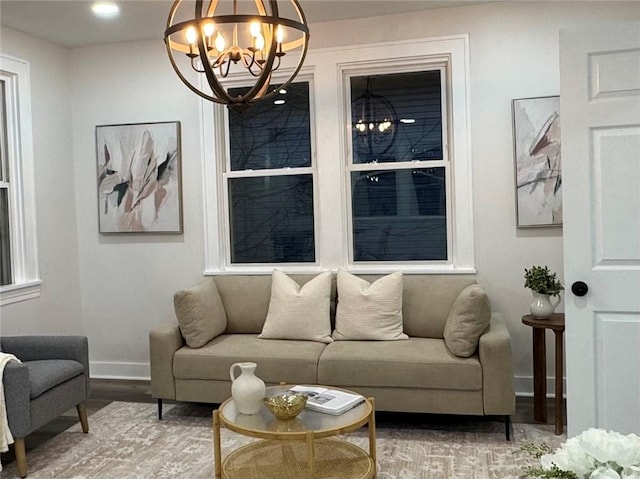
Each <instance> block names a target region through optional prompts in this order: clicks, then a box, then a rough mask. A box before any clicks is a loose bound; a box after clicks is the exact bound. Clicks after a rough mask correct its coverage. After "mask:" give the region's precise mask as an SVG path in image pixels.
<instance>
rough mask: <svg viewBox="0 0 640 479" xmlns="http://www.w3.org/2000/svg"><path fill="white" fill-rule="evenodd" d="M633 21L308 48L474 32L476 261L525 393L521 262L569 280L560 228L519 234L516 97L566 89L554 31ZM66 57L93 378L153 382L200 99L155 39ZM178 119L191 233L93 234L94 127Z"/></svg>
mask: <svg viewBox="0 0 640 479" xmlns="http://www.w3.org/2000/svg"><path fill="white" fill-rule="evenodd" d="M639 16H640V4H637V3H635V2H628V3H618V2H599V3H595V2H578V3H568V2H549V3H546V4H544V5H541V2H526V3H525V2H514V3H501V4H488V5H477V6H471V7H461V8H450V9H442V10H431V11H425V12H423V13H419V14H416V13H412V14H408V15H398V16H394V17H392V18H374V19H366V20H360V21H356V22H352V21H350V22H333V23H326V24H319V25H312V26H311V35H312V38H311V48H323V47H331V46H342V45H348V44H353V43H357V44H361V43H366V42H381V41H385V40H389V41H393V40H404V39H411V38H424V37H429V36H442V35H450V34H465V33H468V34H469V36H470V72H471V75H470V78H471V84H470V99H471V100H470V105H471V106H470V117H471V132H472V156H473V169H474V201H475V211H474V218H475V225H476V228H475V242H476V259H477V261H476V265H477V269H478V275H479V281H480V283H481V284H482V285H483V286H485V288H486V289H487V291H488V293H489V295H490V298H491V301H492V306H493V309H494V310H496V311H500V312H502V313H503V314H504V315H505V317H506V318H507V320H508V326H509V329H510V331H511V334H512V338H513V357H514V370H515V375H516V377H517V383H516V387H517V390H519V391H521V392H528V391H530V390H531V375H532V372H531V339H530V330H529V329H528V328H526V327H525V326H523V325H522V324H521V322H520V318H521V316H522V315H523V314H526V313H527V312H528V305H529V302H530V293H529V291H527V290H525V289H524V288H523V277H522V275H523V268H524V267H528V266H531V265H532V264H546V265H548V266H549V267H550V268H551V269H553V270H555V271H558V272H559V273H560V276H561V277H562V262H563V260H562V233H561V230H560V229H535V230H517V229H516V226H515V192H514V173H513V153H512V132H511V100H512V99H513V98H523V97H535V96H546V95H555V94H558V93H559V71H558V31H559V29H560V28H572V27H576V28H578V27H585V26H588V25H595V24H602V23H616V22H624V21H627V20H631V19H632V18H636V19H637V18H638V17H639ZM345 32H348V34H346V33H345ZM3 50H4V46H3ZM27 59H29V58H27ZM69 61H70V78H71V92H72V98H71V108H72V131H73V151H72V156H73V162H74V171H75V182H76V185H75V188H76V190H75V193H76V197H75V201H76V208H77V224H78V239H79V255H78V257H79V263H80V282H81V285H82V289H81V291H82V318H83V320H84V323H85V326H86V332H87V334H88V335H89V338H90V342H91V359H92V367H93V370H92V374H93V375H96V376H111V377H118V376H122V377H145V376H148V341H147V333H148V331H149V329H150V328H151V327H153V326H154V325H157V324H159V323H161V322H166V321H172V320H173V310H172V294H173V292H174V291H175V290H177V289H180V288H183V287H188V286H190V285H192V284H195V283H196V282H198V281H200V280H201V279H202V270H203V267H204V259H203V254H204V253H203V251H204V248H203V234H204V233H203V231H204V223H203V209H202V201H203V195H202V181H201V176H202V172H201V156H202V155H201V129H200V110H199V108H200V103H199V99H198V97H197V96H196V95H194V94H193V93H191V92H190V91H189V90H187V88H186V87H185V86H183V85H182V83H180V81H179V79H178V78H177V77H176V75H175V74H174V73H173V71H172V70H171V67H170V65H169V61H168V59H167V58H166V53H165V51H164V45H163V44H162V41H161V40H160V39H159V40H158V41H154V42H136V43H127V44H122V43H121V44H112V45H107V46H97V47H87V48H82V49H76V50H73V51H72V54H71V55H70V57H69ZM173 120H178V121H181V122H182V153H183V155H182V156H183V200H184V203H183V206H184V225H185V226H184V235H177V236H171V235H116V236H105V235H100V234H98V225H97V199H96V160H95V126H96V125H101V124H114V123H131V122H154V121H173ZM37 156H39V155H37ZM204 161H207V160H206V159H205V160H204ZM37 167H40V162H38V163H37ZM41 178H43V177H42V176H41ZM38 186H39V191H40V186H41V182H39V183H38ZM42 188H46V189H45V191H50V190H51V188H50V186H49V185H42ZM39 201H40V200H39ZM54 211H55V209H54V208H53V205H51V206H49V205H47V209H44V210H43V211H39V213H41V215H40V218H41V221H47V220H46V219H43V218H42V215H43V214H44V215H45V216H46V215H54ZM54 216H55V215H54ZM50 221H52V222H57V221H56V220H54V219H51V220H50ZM57 234H60V233H57ZM41 241H46V240H45V239H44V237H43V238H41ZM69 249H71V248H69ZM46 279H47V278H45V280H46ZM56 279H60V278H56ZM61 281H62V282H64V281H66V278H64V279H63V280H61ZM49 287H53V285H51V286H49ZM58 287H60V288H62V289H71V287H69V288H67V286H66V285H65V286H58ZM8 311H11V310H8ZM3 313H4V310H3ZM17 316H18V314H16V317H17ZM31 330H33V328H31V329H30V330H29V331H31ZM549 340H550V341H551V338H549ZM549 349H551V350H552V349H553V348H551V347H550V348H549ZM550 359H551V358H550ZM549 372H550V377H551V376H552V375H553V363H552V361H551V360H550V361H549Z"/></svg>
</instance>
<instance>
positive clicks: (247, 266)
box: [205, 74, 320, 273]
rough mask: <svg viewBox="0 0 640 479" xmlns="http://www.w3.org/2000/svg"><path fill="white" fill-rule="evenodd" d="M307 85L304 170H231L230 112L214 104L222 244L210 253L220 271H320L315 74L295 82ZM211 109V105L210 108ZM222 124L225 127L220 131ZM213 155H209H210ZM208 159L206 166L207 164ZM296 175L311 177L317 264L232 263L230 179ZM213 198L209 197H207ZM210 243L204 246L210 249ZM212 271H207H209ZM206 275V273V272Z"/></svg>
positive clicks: (240, 83)
mask: <svg viewBox="0 0 640 479" xmlns="http://www.w3.org/2000/svg"><path fill="white" fill-rule="evenodd" d="M300 82H307V83H308V84H309V134H310V141H311V165H310V166H305V167H293V168H289V167H287V168H270V169H262V170H232V169H231V144H230V138H229V134H228V132H229V111H228V109H227V108H226V107H223V106H221V105H217V104H215V105H212V107H213V111H214V125H218V126H219V127H218V128H217V129H218V130H219V131H218V132H217V134H216V145H217V148H216V149H215V150H214V151H213V152H212V153H213V154H214V158H213V162H214V163H215V165H214V167H215V169H216V177H217V181H216V183H217V184H216V190H217V191H219V194H217V195H216V199H215V201H216V202H217V203H218V206H219V207H218V221H217V222H218V231H219V232H220V233H219V236H218V238H217V242H218V243H219V245H218V249H217V251H212V252H210V253H209V254H207V256H208V257H211V256H213V257H214V258H216V260H217V261H216V263H217V265H218V268H216V269H215V271H216V272H218V271H225V272H230V273H233V272H240V273H244V272H252V273H264V272H271V271H273V269H274V268H286V269H287V270H294V271H296V270H299V271H307V270H309V269H310V268H311V269H318V268H319V260H318V258H319V254H320V249H319V247H318V241H319V237H318V231H319V229H320V224H319V214H318V210H319V201H320V196H319V192H318V180H317V176H318V175H317V166H316V165H317V161H316V154H315V151H316V140H315V137H316V135H315V121H314V117H315V115H314V113H315V111H314V101H313V98H314V83H313V75H308V74H299V75H298V76H297V77H296V79H295V81H294V83H300ZM227 85H229V86H231V87H243V86H247V83H246V80H245V81H242V80H240V81H238V80H235V81H229V82H227V83H225V86H227ZM209 108H211V106H209ZM220 125H223V127H222V128H220ZM209 154H210V153H209ZM206 163H207V162H206V157H205V164H206ZM293 175H311V177H312V184H313V213H314V214H313V228H314V249H315V251H314V257H315V260H314V261H309V262H304V263H300V262H291V263H232V262H231V250H232V245H231V215H230V205H229V180H230V179H233V178H256V177H266V176H293ZM205 195H206V196H205V197H207V196H210V195H207V194H205ZM207 245H208V243H206V244H205V248H207ZM209 270H210V268H207V271H209ZM205 273H206V272H205Z"/></svg>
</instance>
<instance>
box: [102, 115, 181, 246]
mask: <svg viewBox="0 0 640 479" xmlns="http://www.w3.org/2000/svg"><path fill="white" fill-rule="evenodd" d="M96 146H97V160H98V211H99V212H98V220H99V231H100V233H182V186H181V182H182V178H181V152H180V122H177V121H174V122H159V123H135V124H133V123H131V124H122V125H100V126H96Z"/></svg>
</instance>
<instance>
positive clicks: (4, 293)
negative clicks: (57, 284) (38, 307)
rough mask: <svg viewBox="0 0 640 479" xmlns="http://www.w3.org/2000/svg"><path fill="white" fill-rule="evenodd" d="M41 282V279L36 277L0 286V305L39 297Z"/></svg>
mask: <svg viewBox="0 0 640 479" xmlns="http://www.w3.org/2000/svg"><path fill="white" fill-rule="evenodd" d="M41 284H42V280H40V279H36V280H31V281H27V282H26V283H20V284H9V285H7V286H0V306H4V305H6V304H12V303H19V302H20V301H27V300H29V299H34V298H37V297H39V296H40V289H41V288H40V285H41Z"/></svg>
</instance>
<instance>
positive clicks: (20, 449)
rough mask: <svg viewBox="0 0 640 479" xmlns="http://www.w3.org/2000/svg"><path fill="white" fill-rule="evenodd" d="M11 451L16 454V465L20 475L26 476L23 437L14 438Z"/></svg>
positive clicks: (25, 455) (25, 454) (25, 453)
mask: <svg viewBox="0 0 640 479" xmlns="http://www.w3.org/2000/svg"><path fill="white" fill-rule="evenodd" d="M13 451H14V453H15V455H16V466H17V468H18V475H19V476H20V477H27V452H26V449H25V447H24V437H21V438H15V443H14V445H13Z"/></svg>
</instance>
